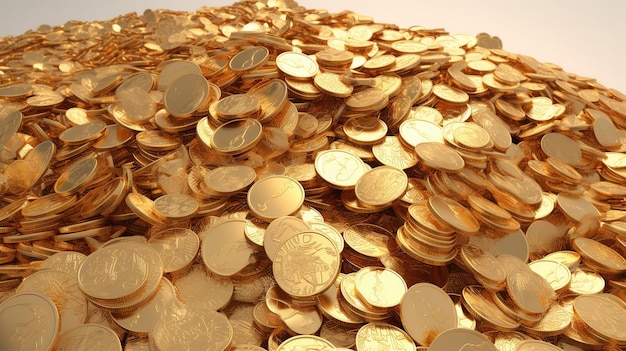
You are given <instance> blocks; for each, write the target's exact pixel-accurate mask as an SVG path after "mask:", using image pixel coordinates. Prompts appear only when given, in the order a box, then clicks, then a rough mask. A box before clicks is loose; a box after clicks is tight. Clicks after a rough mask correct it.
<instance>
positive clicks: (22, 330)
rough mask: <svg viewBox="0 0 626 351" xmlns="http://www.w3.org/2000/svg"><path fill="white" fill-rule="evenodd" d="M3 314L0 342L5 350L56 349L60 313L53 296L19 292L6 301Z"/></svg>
mask: <svg viewBox="0 0 626 351" xmlns="http://www.w3.org/2000/svg"><path fill="white" fill-rule="evenodd" d="M0 317H2V318H0V325H1V326H2V328H0V330H2V332H0V343H1V344H2V345H3V348H4V349H6V350H20V349H23V348H24V347H27V348H29V349H31V350H53V349H54V348H55V347H56V342H57V340H58V337H57V335H58V332H59V313H58V310H57V308H56V306H55V304H54V303H53V302H52V300H50V298H49V297H46V296H44V295H41V294H38V293H34V292H22V293H17V294H15V295H13V296H11V297H8V298H7V299H5V300H4V301H2V303H1V304H0ZM33 321H37V322H38V323H32V322H33Z"/></svg>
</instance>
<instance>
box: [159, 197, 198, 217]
mask: <svg viewBox="0 0 626 351" xmlns="http://www.w3.org/2000/svg"><path fill="white" fill-rule="evenodd" d="M154 210H155V213H156V214H157V215H158V216H160V217H161V218H163V219H165V220H169V221H172V220H183V219H188V218H190V217H192V216H193V215H195V214H196V212H198V201H197V200H196V199H195V198H193V197H191V196H189V195H185V194H166V195H162V196H160V197H158V198H156V199H155V200H154Z"/></svg>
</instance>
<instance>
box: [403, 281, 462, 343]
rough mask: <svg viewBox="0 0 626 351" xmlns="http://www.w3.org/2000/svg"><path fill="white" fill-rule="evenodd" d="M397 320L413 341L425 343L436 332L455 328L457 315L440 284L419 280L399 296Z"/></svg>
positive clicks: (429, 341) (430, 340) (433, 336)
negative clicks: (420, 281) (398, 315)
mask: <svg viewBox="0 0 626 351" xmlns="http://www.w3.org/2000/svg"><path fill="white" fill-rule="evenodd" d="M417 316H422V317H420V318H417ZM400 319H401V321H402V326H403V327H404V329H405V330H406V331H407V333H408V334H409V335H410V336H411V337H412V338H413V340H415V341H416V342H417V343H418V344H420V345H424V346H428V345H430V343H431V342H432V341H433V340H434V339H435V337H437V335H439V334H441V333H442V332H444V331H446V330H448V329H452V328H456V326H457V319H458V318H457V312H456V308H455V307H454V303H453V302H452V300H451V299H450V297H449V296H448V295H447V294H446V293H445V292H444V291H443V290H442V289H441V288H440V287H438V286H436V285H433V284H431V283H426V282H423V283H417V284H415V285H413V286H411V287H410V288H409V289H408V290H407V292H406V293H405V294H404V296H403V297H402V301H401V302H400Z"/></svg>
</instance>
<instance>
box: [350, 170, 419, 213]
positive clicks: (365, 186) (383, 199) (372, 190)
mask: <svg viewBox="0 0 626 351" xmlns="http://www.w3.org/2000/svg"><path fill="white" fill-rule="evenodd" d="M407 186H408V177H407V175H406V174H405V173H404V171H402V170H401V169H398V168H395V167H390V166H380V167H376V168H373V169H372V170H370V171H367V172H366V173H364V174H363V175H362V176H361V177H360V178H359V180H358V181H357V182H356V184H355V187H354V191H355V193H356V196H357V198H358V199H359V201H361V202H363V203H364V204H366V205H370V206H383V205H388V204H390V203H391V202H393V201H395V200H397V199H398V198H400V197H401V196H402V195H404V193H405V192H406V189H407ZM382 189H385V190H384V191H382Z"/></svg>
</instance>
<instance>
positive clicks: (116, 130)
mask: <svg viewBox="0 0 626 351" xmlns="http://www.w3.org/2000/svg"><path fill="white" fill-rule="evenodd" d="M133 136H134V134H133V132H132V131H131V130H130V129H127V128H124V127H123V126H120V125H117V124H109V125H107V126H106V130H105V133H104V136H103V137H101V138H100V139H98V140H96V141H95V142H94V143H93V144H92V147H93V148H94V149H96V150H98V151H112V150H117V149H118V148H120V147H122V146H124V145H126V144H127V143H128V142H130V141H131V140H132V137H133Z"/></svg>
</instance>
